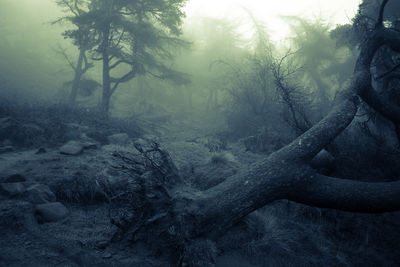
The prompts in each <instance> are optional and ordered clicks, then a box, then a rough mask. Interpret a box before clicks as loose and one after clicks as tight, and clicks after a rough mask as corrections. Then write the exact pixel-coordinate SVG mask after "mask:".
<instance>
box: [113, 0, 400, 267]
mask: <svg viewBox="0 0 400 267" xmlns="http://www.w3.org/2000/svg"><path fill="white" fill-rule="evenodd" d="M387 2H388V1H387V0H384V1H383V3H382V5H381V8H380V13H379V19H378V22H377V24H376V27H375V29H374V30H373V32H372V33H371V35H370V37H369V38H368V40H365V41H364V42H363V43H362V44H361V45H360V55H359V57H358V60H357V62H356V65H355V68H354V73H353V76H352V79H351V82H350V83H349V84H348V86H347V88H344V89H343V90H342V92H341V93H340V94H339V95H338V96H337V98H336V99H335V105H334V107H333V109H332V110H331V112H330V113H329V114H328V115H327V116H326V117H325V118H323V119H322V120H321V121H320V122H319V123H317V124H316V125H314V126H313V127H311V128H310V129H309V130H308V131H306V132H305V133H304V134H302V135H301V136H299V137H298V138H296V139H295V140H294V141H292V142H291V143H290V144H288V145H287V146H285V147H283V148H282V149H280V150H278V151H276V152H274V153H272V154H271V155H269V156H268V157H267V158H266V159H265V160H263V161H262V162H257V163H255V164H253V165H252V166H251V167H250V168H249V169H247V170H245V171H244V172H240V173H238V174H236V175H234V176H232V177H229V178H228V179H226V180H225V181H223V182H222V183H220V184H218V185H216V186H214V187H212V188H209V189H208V190H205V191H198V190H195V189H193V188H191V187H190V186H188V185H187V184H185V182H184V180H183V179H182V178H181V177H180V176H179V174H178V172H177V170H176V168H175V167H174V165H173V163H172V162H171V160H170V158H169V157H168V154H167V153H166V152H164V151H162V150H160V149H159V147H158V146H157V145H155V146H153V147H152V148H150V149H144V148H143V147H138V150H139V151H141V152H142V153H143V155H144V156H145V160H147V162H150V163H148V164H152V166H153V167H154V171H153V172H151V173H141V175H140V178H139V180H140V181H141V182H140V190H139V191H138V192H141V194H142V196H143V197H142V198H141V200H140V201H139V202H140V203H141V204H140V205H139V204H135V205H136V206H135V207H136V209H137V210H136V211H135V212H136V213H135V214H136V215H135V216H131V217H130V218H125V219H124V221H120V222H117V221H114V224H115V225H117V226H118V227H119V228H120V231H119V232H118V235H117V236H119V237H123V238H125V239H129V240H131V239H133V240H135V241H138V240H144V241H146V242H148V243H149V244H151V245H152V246H154V247H155V248H158V249H160V248H161V249H162V250H165V249H167V248H169V249H170V250H169V251H170V252H171V251H172V252H175V254H174V253H173V254H174V256H175V257H174V259H175V260H177V261H178V264H179V265H200V264H204V261H207V260H209V261H212V251H213V248H212V247H213V245H212V240H215V239H216V238H217V237H218V236H220V235H221V234H222V233H224V232H225V231H227V230H228V229H230V228H231V227H232V226H233V225H235V224H236V223H238V222H239V221H240V220H241V219H243V218H244V217H245V216H246V215H248V214H249V213H251V212H253V211H255V210H257V209H259V208H261V207H263V206H265V205H267V204H268V203H271V202H273V201H276V200H281V199H287V200H291V201H295V202H299V203H304V204H307V205H310V206H315V207H322V208H332V209H339V210H345V211H352V212H365V213H381V212H388V211H395V210H400V181H394V182H376V183H370V182H361V181H355V180H345V179H339V178H335V177H329V176H324V175H321V174H318V173H317V172H316V171H315V170H314V169H312V168H311V167H310V166H309V163H310V161H311V160H312V159H313V157H314V156H316V155H317V154H318V153H319V152H320V151H321V150H322V149H323V148H325V147H326V146H327V145H329V144H330V143H331V142H332V141H333V140H334V139H335V137H337V136H338V135H339V134H340V133H341V132H342V131H343V130H344V129H346V127H347V126H348V125H349V124H350V123H351V122H352V120H353V118H354V116H355V114H356V112H357V109H358V106H359V104H360V103H361V101H365V102H366V103H367V104H369V105H370V106H371V107H373V108H374V109H376V111H377V112H379V113H380V114H382V115H383V116H384V117H386V118H387V119H388V120H390V121H392V122H393V123H395V124H396V125H398V124H399V123H400V107H398V106H394V105H391V104H387V103H385V102H384V101H383V100H382V99H380V96H379V94H377V93H376V92H375V90H374V88H373V87H372V85H371V70H370V69H371V68H370V67H371V62H372V60H373V58H374V55H375V54H376V52H377V51H378V49H379V48H380V47H381V46H383V45H386V46H389V47H390V48H391V49H392V50H394V51H397V52H399V51H400V32H399V31H397V30H395V29H393V28H385V27H384V26H383V11H384V7H385V5H386V3H387ZM149 155H153V156H155V157H156V160H154V159H151V158H150V156H149ZM124 161H125V163H129V164H137V162H135V161H129V159H127V158H125V159H124ZM157 162H159V163H157ZM165 166H167V167H165ZM132 169H135V168H132ZM136 200H137V199H136ZM137 201H138V200H137ZM138 210H140V211H138ZM156 244H157V245H156ZM198 250H202V251H204V250H209V251H210V253H203V255H204V254H207V255H210V256H209V259H203V260H202V261H203V262H202V263H199V262H198V261H195V260H193V254H195V253H196V251H198Z"/></svg>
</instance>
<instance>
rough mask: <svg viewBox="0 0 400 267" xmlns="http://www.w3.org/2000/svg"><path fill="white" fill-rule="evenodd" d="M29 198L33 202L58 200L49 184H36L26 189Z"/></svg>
mask: <svg viewBox="0 0 400 267" xmlns="http://www.w3.org/2000/svg"><path fill="white" fill-rule="evenodd" d="M26 194H27V197H28V200H29V201H30V202H32V203H33V204H44V203H48V202H54V201H56V196H55V195H54V193H53V192H52V191H51V190H50V188H49V187H48V186H47V185H44V184H34V185H31V186H30V187H28V189H26Z"/></svg>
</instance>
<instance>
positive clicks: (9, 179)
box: [4, 174, 26, 183]
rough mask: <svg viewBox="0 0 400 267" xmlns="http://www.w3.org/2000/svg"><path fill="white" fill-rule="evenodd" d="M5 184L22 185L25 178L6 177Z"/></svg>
mask: <svg viewBox="0 0 400 267" xmlns="http://www.w3.org/2000/svg"><path fill="white" fill-rule="evenodd" d="M4 182H5V183H23V182H26V178H25V177H24V176H22V175H21V174H13V175H10V176H8V177H7V179H6V180H5V181H4Z"/></svg>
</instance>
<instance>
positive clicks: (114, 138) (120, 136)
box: [107, 133, 130, 145]
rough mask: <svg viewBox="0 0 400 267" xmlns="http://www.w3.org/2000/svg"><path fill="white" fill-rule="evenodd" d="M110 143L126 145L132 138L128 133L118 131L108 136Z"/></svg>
mask: <svg viewBox="0 0 400 267" xmlns="http://www.w3.org/2000/svg"><path fill="white" fill-rule="evenodd" d="M107 140H108V142H109V143H110V144H113V145H126V144H128V143H129V141H130V138H129V135H127V134H126V133H117V134H113V135H110V136H108V137H107Z"/></svg>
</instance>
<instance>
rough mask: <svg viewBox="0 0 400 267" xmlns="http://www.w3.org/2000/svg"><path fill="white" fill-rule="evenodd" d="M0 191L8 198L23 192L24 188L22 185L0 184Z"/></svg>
mask: <svg viewBox="0 0 400 267" xmlns="http://www.w3.org/2000/svg"><path fill="white" fill-rule="evenodd" d="M0 191H1V192H3V193H4V194H5V195H8V196H18V195H22V194H23V193H24V192H25V186H24V185H23V184H22V183H1V184H0Z"/></svg>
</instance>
